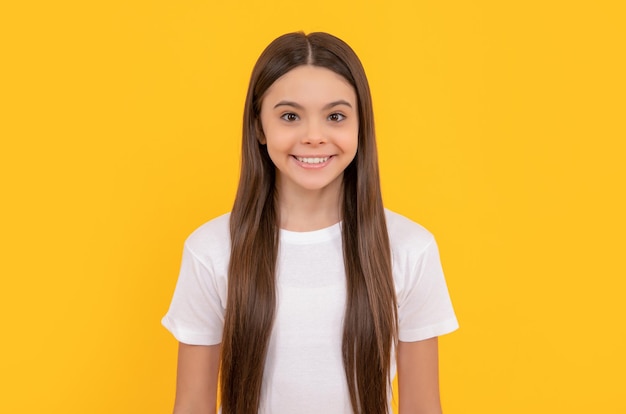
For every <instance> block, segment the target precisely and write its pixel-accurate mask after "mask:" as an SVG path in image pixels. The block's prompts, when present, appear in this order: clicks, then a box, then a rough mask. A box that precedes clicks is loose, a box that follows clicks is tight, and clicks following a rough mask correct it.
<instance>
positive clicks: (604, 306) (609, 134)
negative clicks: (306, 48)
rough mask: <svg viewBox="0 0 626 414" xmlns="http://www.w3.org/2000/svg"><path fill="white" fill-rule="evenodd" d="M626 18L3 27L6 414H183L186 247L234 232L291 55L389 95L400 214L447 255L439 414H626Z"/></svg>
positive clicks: (313, 14) (224, 9)
mask: <svg viewBox="0 0 626 414" xmlns="http://www.w3.org/2000/svg"><path fill="white" fill-rule="evenodd" d="M625 17H626V15H625V13H624V8H623V2H621V1H613V2H609V1H594V2H580V1H536V0H531V1H512V2H509V1H495V0H494V1H486V0H477V1H474V2H469V1H445V0H444V1H435V0H430V1H415V2H413V1H405V2H399V1H384V2H382V1H381V2H375V1H353V0H348V1H342V2H329V1H325V0H324V1H314V2H293V1H273V2H272V1H268V2H261V1H259V2H253V1H232V2H228V1H138V0H137V1H120V0H112V1H107V2H90V1H80V2H79V1H75V2H70V1H57V2H52V1H49V2H42V1H40V2H3V4H2V6H0V42H1V46H0V54H1V59H2V65H1V66H0V71H2V72H3V73H2V77H1V80H0V99H1V105H2V107H1V108H0V121H1V122H0V136H1V145H0V174H1V175H0V177H1V180H2V181H1V194H2V204H1V208H2V214H1V218H0V220H1V222H0V225H1V227H0V234H1V239H2V241H1V243H2V244H1V246H0V252H1V253H0V254H1V255H2V260H1V264H0V275H1V285H0V315H1V316H0V317H1V318H2V319H1V321H2V324H1V326H0V328H1V329H2V342H1V345H0V346H1V352H0V371H1V372H2V374H1V375H0V412H3V413H5V412H6V413H46V412H58V413H168V412H170V411H171V406H172V402H173V393H174V379H175V378H174V377H175V357H176V355H175V353H176V342H175V340H174V339H173V338H172V337H171V336H170V334H169V333H168V332H166V331H165V329H163V328H162V327H161V326H160V318H161V316H162V315H163V314H164V313H165V311H166V310H167V307H168V304H169V300H170V298H171V295H172V292H173V289H174V285H175V282H176V277H177V272H178V266H179V261H180V253H181V249H182V244H183V241H184V239H185V237H186V236H187V235H188V234H189V233H190V232H191V231H192V230H193V229H194V228H196V227H197V226H199V225H200V224H201V223H203V222H205V221H207V220H208V219H210V218H212V217H214V216H216V215H218V214H221V213H223V212H226V211H228V210H229V209H230V206H231V203H232V200H233V196H234V191H235V185H236V180H237V174H238V160H239V154H238V150H239V140H240V124H241V117H242V108H243V100H244V94H245V90H246V87H247V82H248V77H249V74H250V71H251V69H252V65H253V64H254V61H255V60H256V58H257V57H258V55H259V54H260V52H261V51H262V49H263V48H264V47H265V46H266V45H267V44H268V43H269V42H270V41H271V40H272V39H273V38H275V37H276V36H278V35H280V34H282V33H285V32H288V31H294V30H304V31H307V32H309V31H316V30H323V31H329V32H332V33H334V34H336V35H338V36H339V37H342V38H343V39H345V40H346V41H347V42H348V43H350V44H351V45H352V46H353V48H354V49H355V50H356V51H357V53H358V54H359V56H360V57H361V59H362V61H363V63H364V65H365V68H366V71H367V73H368V76H369V79H370V82H371V87H372V91H373V95H374V105H375V111H376V122H377V128H378V129H377V131H378V137H379V150H380V156H381V169H382V180H383V188H384V196H385V201H386V205H387V206H388V207H389V208H391V209H393V210H396V211H398V212H401V213H403V214H405V215H407V216H409V217H411V218H412V219H414V220H416V221H418V222H420V223H422V224H423V225H425V226H426V227H427V228H429V229H430V230H431V231H432V232H433V233H435V235H436V236H437V238H438V241H439V244H440V248H441V252H442V259H443V262H444V268H445V271H446V274H447V280H448V284H449V288H450V292H451V295H452V298H453V301H454V304H455V307H456V311H457V313H458V318H459V321H460V324H461V329H460V330H459V331H457V332H456V333H454V334H452V335H449V336H446V337H444V338H442V340H441V376H442V379H441V388H442V399H443V405H444V410H445V411H446V412H447V413H481V414H488V413H557V412H558V413H590V412H596V413H624V412H626V399H624V394H623V393H624V391H625V390H626V380H625V379H624V378H625V375H626V374H625V372H626V357H625V353H626V352H625V349H626V341H625V337H626V332H625V322H624V317H625V316H626V310H625V306H624V302H625V298H624V296H625V294H626V289H625V287H626V283H625V282H624V279H625V278H626V267H625V264H624V250H625V246H626V243H625V242H624V237H625V233H626V222H625V219H624V211H626V205H625V204H626V203H625V202H624V198H625V195H624V187H625V178H626V171H625V165H624V164H625V158H626V156H625V153H626V147H625V144H624V141H625V139H626V128H625V127H624V115H625V109H626V108H625V96H626V87H625V81H624V73H626V67H625V66H626V65H625V63H624V54H625V50H626V48H625V42H624V39H626V32H625V29H624V26H625V23H624V21H625V20H626V19H625Z"/></svg>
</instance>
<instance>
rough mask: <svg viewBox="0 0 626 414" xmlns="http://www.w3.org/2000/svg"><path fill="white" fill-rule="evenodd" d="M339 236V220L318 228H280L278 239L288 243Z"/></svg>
mask: <svg viewBox="0 0 626 414" xmlns="http://www.w3.org/2000/svg"><path fill="white" fill-rule="evenodd" d="M339 236H341V222H338V223H335V224H333V225H331V226H328V227H324V228H323V229H319V230H312V231H291V230H285V229H280V241H281V242H284V243H290V244H308V243H320V242H326V241H330V240H333V239H335V238H337V237H339Z"/></svg>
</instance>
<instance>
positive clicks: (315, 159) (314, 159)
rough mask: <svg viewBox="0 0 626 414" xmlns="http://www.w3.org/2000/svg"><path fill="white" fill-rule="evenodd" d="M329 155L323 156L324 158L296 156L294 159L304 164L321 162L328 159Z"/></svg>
mask: <svg viewBox="0 0 626 414" xmlns="http://www.w3.org/2000/svg"><path fill="white" fill-rule="evenodd" d="M329 158H330V157H324V158H318V157H315V158H304V157H296V159H297V160H298V161H300V162H304V163H306V164H321V163H323V162H326V161H328V159H329Z"/></svg>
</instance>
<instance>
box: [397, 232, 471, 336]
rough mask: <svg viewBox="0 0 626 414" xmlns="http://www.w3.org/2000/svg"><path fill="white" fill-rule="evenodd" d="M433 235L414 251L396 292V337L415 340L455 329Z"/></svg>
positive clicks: (453, 316) (454, 321)
mask: <svg viewBox="0 0 626 414" xmlns="http://www.w3.org/2000/svg"><path fill="white" fill-rule="evenodd" d="M458 326H459V325H458V322H457V319H456V315H455V313H454V309H453V307H452V302H451V300H450V295H449V294H448V287H447V285H446V281H445V278H444V275H443V270H442V267H441V260H440V258H439V250H438V248H437V243H436V242H435V240H434V238H431V240H430V241H429V242H428V243H427V244H426V246H425V247H424V249H423V250H422V251H421V252H418V253H417V256H416V259H415V262H414V263H413V265H412V266H411V267H410V270H408V272H407V273H406V274H405V275H404V278H403V285H402V287H401V289H400V291H399V292H398V339H399V340H400V341H403V342H415V341H421V340H424V339H428V338H432V337H436V336H440V335H443V334H446V333H449V332H452V331H454V330H456V329H457V328H458Z"/></svg>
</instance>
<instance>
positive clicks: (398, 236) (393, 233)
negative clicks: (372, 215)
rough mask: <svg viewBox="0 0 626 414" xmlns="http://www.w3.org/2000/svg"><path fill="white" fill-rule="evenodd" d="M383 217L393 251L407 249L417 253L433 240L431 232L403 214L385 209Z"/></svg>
mask: <svg viewBox="0 0 626 414" xmlns="http://www.w3.org/2000/svg"><path fill="white" fill-rule="evenodd" d="M385 218H386V221H387V233H388V234H389V243H390V245H391V250H392V251H393V252H395V253H400V252H402V251H408V252H412V253H413V254H419V253H420V252H422V251H424V250H425V249H426V248H427V247H428V246H430V245H432V244H433V243H434V241H435V238H434V236H433V235H432V233H431V232H429V231H428V230H427V229H426V228H424V227H423V226H421V225H420V224H418V223H416V222H414V221H413V220H411V219H409V218H407V217H405V216H403V215H400V214H398V213H395V212H393V211H391V210H388V209H385Z"/></svg>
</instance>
